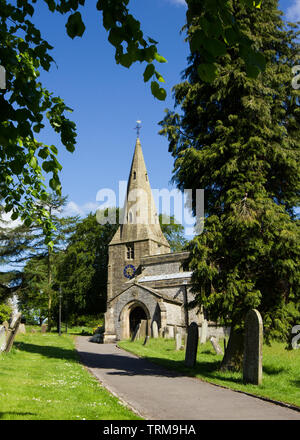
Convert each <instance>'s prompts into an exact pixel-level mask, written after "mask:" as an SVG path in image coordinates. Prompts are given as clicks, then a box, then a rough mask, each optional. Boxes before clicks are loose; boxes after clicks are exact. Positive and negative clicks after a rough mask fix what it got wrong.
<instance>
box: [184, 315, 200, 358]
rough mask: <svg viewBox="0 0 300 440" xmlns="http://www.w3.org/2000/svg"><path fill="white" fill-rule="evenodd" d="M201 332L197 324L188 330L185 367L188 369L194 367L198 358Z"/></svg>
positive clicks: (194, 323) (190, 326)
mask: <svg viewBox="0 0 300 440" xmlns="http://www.w3.org/2000/svg"><path fill="white" fill-rule="evenodd" d="M198 339H199V331H198V325H197V324H196V322H192V323H191V324H190V325H189V328H188V335H187V342H186V350H185V365H186V367H194V366H195V364H196V358H197V349H198Z"/></svg>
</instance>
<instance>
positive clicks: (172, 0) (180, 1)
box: [168, 0, 186, 6]
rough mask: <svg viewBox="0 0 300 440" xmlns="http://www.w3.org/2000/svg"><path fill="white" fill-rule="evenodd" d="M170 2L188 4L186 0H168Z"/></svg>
mask: <svg viewBox="0 0 300 440" xmlns="http://www.w3.org/2000/svg"><path fill="white" fill-rule="evenodd" d="M168 2H169V3H172V4H173V5H178V6H179V5H182V6H186V1H185V0H168Z"/></svg>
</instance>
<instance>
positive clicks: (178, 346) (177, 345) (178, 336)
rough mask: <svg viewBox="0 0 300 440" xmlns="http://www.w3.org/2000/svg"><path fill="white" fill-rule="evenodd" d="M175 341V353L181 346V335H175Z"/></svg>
mask: <svg viewBox="0 0 300 440" xmlns="http://www.w3.org/2000/svg"><path fill="white" fill-rule="evenodd" d="M175 341H176V351H178V350H180V349H181V345H182V336H181V333H176V337H175Z"/></svg>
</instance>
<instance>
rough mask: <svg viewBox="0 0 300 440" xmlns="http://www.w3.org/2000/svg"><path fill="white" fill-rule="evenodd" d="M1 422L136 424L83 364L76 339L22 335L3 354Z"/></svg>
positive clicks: (0, 372) (0, 371)
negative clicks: (107, 422) (106, 421)
mask: <svg viewBox="0 0 300 440" xmlns="http://www.w3.org/2000/svg"><path fill="white" fill-rule="evenodd" d="M0 419H2V420H137V419H140V418H139V417H138V416H136V415H135V414H134V413H133V412H131V411H130V410H129V409H128V408H126V407H124V405H122V404H121V402H120V401H119V400H118V399H117V398H116V397H114V396H112V395H111V394H110V393H109V392H108V391H107V390H106V389H105V388H103V387H102V386H101V384H99V382H98V381H97V380H96V379H95V378H94V377H93V376H91V375H90V373H89V372H88V371H87V370H86V369H85V368H84V367H83V366H82V365H81V364H80V363H79V361H78V355H77V352H76V351H75V349H74V336H71V335H65V334H63V335H62V336H58V335H57V334H53V333H50V334H49V333H47V334H41V333H40V332H38V333H35V334H29V333H28V334H26V335H18V336H17V338H16V342H15V344H14V346H13V349H12V351H11V352H10V353H8V354H4V353H1V354H0Z"/></svg>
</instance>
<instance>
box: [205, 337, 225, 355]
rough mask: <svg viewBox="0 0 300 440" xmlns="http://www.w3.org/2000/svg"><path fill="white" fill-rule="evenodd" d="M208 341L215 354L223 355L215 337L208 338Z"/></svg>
mask: <svg viewBox="0 0 300 440" xmlns="http://www.w3.org/2000/svg"><path fill="white" fill-rule="evenodd" d="M209 340H210V342H211V345H212V346H213V348H214V350H215V352H216V354H222V355H223V354H224V353H223V351H222V348H221V347H220V345H219V343H218V341H217V338H216V337H215V336H211V337H210V338H209Z"/></svg>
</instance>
